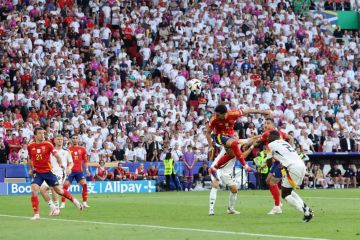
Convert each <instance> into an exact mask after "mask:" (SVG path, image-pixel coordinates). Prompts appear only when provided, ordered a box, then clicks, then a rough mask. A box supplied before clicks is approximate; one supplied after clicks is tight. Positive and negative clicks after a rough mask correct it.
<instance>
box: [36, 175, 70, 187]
mask: <svg viewBox="0 0 360 240" xmlns="http://www.w3.org/2000/svg"><path fill="white" fill-rule="evenodd" d="M54 174H55V176H56V178H57V179H58V182H59V186H61V187H62V186H63V185H64V183H65V180H66V175H65V173H54ZM41 186H45V187H49V185H48V184H47V183H46V182H45V181H44V182H43V183H42V184H41Z"/></svg>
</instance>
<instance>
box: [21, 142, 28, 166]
mask: <svg viewBox="0 0 360 240" xmlns="http://www.w3.org/2000/svg"><path fill="white" fill-rule="evenodd" d="M28 160H29V152H28V150H27V144H26V143H24V144H23V145H22V148H21V149H20V151H19V161H20V163H23V164H26V163H27V162H28Z"/></svg>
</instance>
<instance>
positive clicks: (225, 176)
mask: <svg viewBox="0 0 360 240" xmlns="http://www.w3.org/2000/svg"><path fill="white" fill-rule="evenodd" d="M253 142H254V141H253V140H249V141H248V142H246V139H244V140H239V141H238V143H239V144H240V146H241V147H240V148H241V149H242V150H244V152H243V154H242V156H243V157H244V158H246V157H247V156H248V155H249V154H250V153H251V151H252V149H253V148H254V146H253V145H252V143H253ZM249 146H250V147H249ZM245 149H246V150H245ZM225 154H226V150H225V148H224V147H222V149H221V151H220V153H219V155H218V156H217V157H216V158H215V160H214V162H213V164H212V165H215V164H216V163H217V162H218V161H219V159H220V158H221V157H222V156H224V155H225ZM235 163H236V158H235V157H234V158H232V159H231V160H230V161H229V162H227V163H226V164H225V165H223V166H222V167H221V168H220V169H219V170H218V171H217V175H218V177H219V179H220V181H219V180H217V179H216V178H215V177H213V176H212V175H211V186H212V188H211V190H210V207H209V215H210V216H213V215H214V214H215V211H214V207H215V202H216V195H217V190H218V188H219V185H220V183H221V184H224V185H226V186H228V187H229V189H230V196H229V204H228V209H227V212H228V213H229V214H240V212H238V211H236V210H235V203H236V199H237V192H238V189H237V185H236V181H235V176H234V167H235Z"/></svg>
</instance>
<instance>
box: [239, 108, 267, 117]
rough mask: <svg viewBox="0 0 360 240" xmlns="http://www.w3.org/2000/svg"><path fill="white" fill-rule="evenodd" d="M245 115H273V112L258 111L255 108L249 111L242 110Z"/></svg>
mask: <svg viewBox="0 0 360 240" xmlns="http://www.w3.org/2000/svg"><path fill="white" fill-rule="evenodd" d="M241 112H242V114H243V115H248V114H261V115H265V116H268V115H271V111H270V110H258V109H253V108H248V109H244V110H241Z"/></svg>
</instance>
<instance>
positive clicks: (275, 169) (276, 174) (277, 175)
mask: <svg viewBox="0 0 360 240" xmlns="http://www.w3.org/2000/svg"><path fill="white" fill-rule="evenodd" d="M279 164H280V162H277V161H276V162H274V163H273V165H271V169H270V174H272V175H273V176H274V177H275V178H282V173H281V168H280V167H279Z"/></svg>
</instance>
